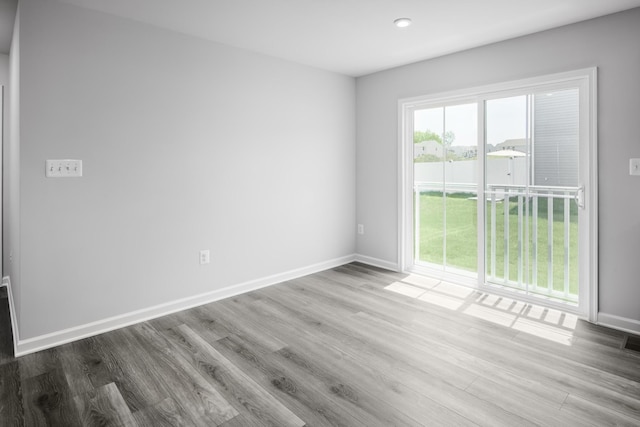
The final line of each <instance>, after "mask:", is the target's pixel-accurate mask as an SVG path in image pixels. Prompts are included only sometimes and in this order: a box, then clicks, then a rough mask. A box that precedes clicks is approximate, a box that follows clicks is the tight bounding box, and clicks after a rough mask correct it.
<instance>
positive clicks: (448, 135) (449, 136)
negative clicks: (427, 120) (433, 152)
mask: <svg viewBox="0 0 640 427" xmlns="http://www.w3.org/2000/svg"><path fill="white" fill-rule="evenodd" d="M455 139H456V134H455V133H453V131H452V130H450V131H449V132H445V133H444V146H445V147H447V148H449V147H451V145H452V144H453V141H455Z"/></svg>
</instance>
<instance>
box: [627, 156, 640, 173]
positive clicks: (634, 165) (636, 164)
mask: <svg viewBox="0 0 640 427" xmlns="http://www.w3.org/2000/svg"><path fill="white" fill-rule="evenodd" d="M629 174H630V175H640V159H629Z"/></svg>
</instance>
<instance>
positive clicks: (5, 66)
mask: <svg viewBox="0 0 640 427" xmlns="http://www.w3.org/2000/svg"><path fill="white" fill-rule="evenodd" d="M9 65H10V61H9V55H5V54H0V87H2V92H0V93H2V94H3V99H2V107H1V110H2V146H3V147H4V145H5V144H8V141H9V120H10V117H9V105H10V102H11V101H10V99H9V92H10V87H9V82H10V80H9V70H10V68H9ZM3 156H4V153H2V155H0V162H1V161H2V158H3ZM3 214H4V213H0V224H2V221H1V217H2V215H3ZM2 234H3V230H2V228H1V227H0V242H2V241H3V238H2ZM0 253H2V244H1V243H0ZM0 266H1V262H0Z"/></svg>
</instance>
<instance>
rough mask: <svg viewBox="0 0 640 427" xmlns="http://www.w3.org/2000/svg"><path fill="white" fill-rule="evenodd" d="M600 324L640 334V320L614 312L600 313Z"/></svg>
mask: <svg viewBox="0 0 640 427" xmlns="http://www.w3.org/2000/svg"><path fill="white" fill-rule="evenodd" d="M597 324H598V325H601V326H606V327H607V328H612V329H617V330H619V331H623V332H628V333H630V334H634V335H640V321H638V320H634V319H628V318H626V317H620V316H615V315H613V314H607V313H602V312H601V313H598V322H597Z"/></svg>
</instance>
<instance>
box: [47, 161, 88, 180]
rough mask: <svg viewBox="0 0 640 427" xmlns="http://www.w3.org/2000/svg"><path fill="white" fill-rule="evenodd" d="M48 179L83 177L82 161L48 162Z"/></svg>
mask: <svg viewBox="0 0 640 427" xmlns="http://www.w3.org/2000/svg"><path fill="white" fill-rule="evenodd" d="M45 175H46V176H47V178H77V177H80V176H82V160H71V159H65V160H47V162H46V171H45Z"/></svg>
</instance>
